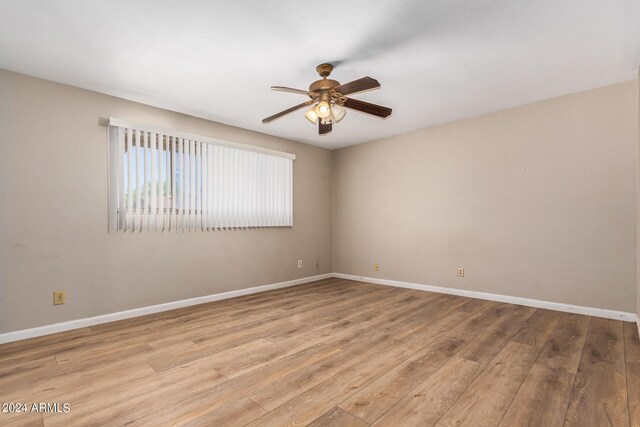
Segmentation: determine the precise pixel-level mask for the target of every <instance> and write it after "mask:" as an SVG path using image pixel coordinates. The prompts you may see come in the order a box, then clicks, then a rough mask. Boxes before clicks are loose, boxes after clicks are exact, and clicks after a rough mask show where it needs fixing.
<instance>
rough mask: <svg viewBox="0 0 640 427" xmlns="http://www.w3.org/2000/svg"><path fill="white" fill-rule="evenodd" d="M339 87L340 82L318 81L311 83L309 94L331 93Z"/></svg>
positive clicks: (330, 80)
mask: <svg viewBox="0 0 640 427" xmlns="http://www.w3.org/2000/svg"><path fill="white" fill-rule="evenodd" d="M338 86H340V82H338V81H337V80H332V79H321V80H316V81H315V82H313V83H311V85H310V86H309V92H316V93H322V92H329V91H330V90H331V89H333V88H336V87H338Z"/></svg>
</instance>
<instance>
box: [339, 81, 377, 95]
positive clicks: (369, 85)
mask: <svg viewBox="0 0 640 427" xmlns="http://www.w3.org/2000/svg"><path fill="white" fill-rule="evenodd" d="M379 87H380V83H378V81H377V80H376V79H373V78H371V77H363V78H361V79H358V80H354V81H352V82H349V83H345V84H343V85H340V86H338V87H337V88H335V91H336V92H338V93H339V94H340V95H349V94H352V93H356V92H362V91H363V90H369V89H377V88H379Z"/></svg>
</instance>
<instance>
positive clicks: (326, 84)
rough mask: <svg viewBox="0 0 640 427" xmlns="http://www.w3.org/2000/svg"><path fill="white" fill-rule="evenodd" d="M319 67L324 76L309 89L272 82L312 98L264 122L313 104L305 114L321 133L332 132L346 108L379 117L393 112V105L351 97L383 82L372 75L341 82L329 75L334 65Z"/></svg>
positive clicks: (276, 88) (319, 71)
mask: <svg viewBox="0 0 640 427" xmlns="http://www.w3.org/2000/svg"><path fill="white" fill-rule="evenodd" d="M316 71H317V72H318V74H320V77H322V79H320V80H316V81H315V82H313V83H311V85H310V86H309V90H308V91H306V90H302V89H293V88H290V87H285V86H271V89H273V90H278V91H282V92H291V93H298V94H300V95H307V96H308V97H309V98H311V99H310V100H309V101H305V102H303V103H302V104H298V105H296V106H293V107H291V108H287V109H286V110H284V111H281V112H279V113H277V114H274V115H273V116H269V117H267V118H266V119H263V120H262V123H269V122H270V121H272V120H275V119H277V118H279V117H282V116H284V115H285V114H289V113H291V112H292V111H296V110H299V109H300V108H304V107H307V106H309V105H311V108H310V109H309V110H307V112H306V113H305V115H304V116H305V117H306V118H307V119H308V120H309V121H310V122H311V123H313V124H314V125H315V124H318V133H319V134H320V135H324V134H327V133H329V132H331V129H332V126H333V124H334V123H337V122H339V121H340V120H342V119H343V118H344V116H345V114H346V111H345V110H344V108H343V107H345V108H350V109H352V110H358V111H362V112H363V113H368V114H372V115H374V116H378V117H382V118H385V117H388V116H389V115H391V108H388V107H383V106H381V105H376V104H370V103H368V102H364V101H359V100H357V99H353V98H348V97H347V96H346V95H351V94H354V93H358V92H362V91H365V90H370V89H377V88H379V87H380V83H378V81H377V80H376V79H372V78H371V77H363V78H361V79H358V80H354V81H352V82H349V83H345V84H340V82H338V81H336V80H332V79H328V78H327V77H329V74H331V71H333V65H331V64H320V65H318V66H317V67H316Z"/></svg>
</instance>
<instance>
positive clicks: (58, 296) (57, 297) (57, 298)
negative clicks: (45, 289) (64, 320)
mask: <svg viewBox="0 0 640 427" xmlns="http://www.w3.org/2000/svg"><path fill="white" fill-rule="evenodd" d="M66 302H67V293H66V292H65V291H53V305H61V304H64V303H66Z"/></svg>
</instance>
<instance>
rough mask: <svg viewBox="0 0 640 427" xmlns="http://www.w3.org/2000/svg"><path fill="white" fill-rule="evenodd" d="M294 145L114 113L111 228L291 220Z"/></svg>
mask: <svg viewBox="0 0 640 427" xmlns="http://www.w3.org/2000/svg"><path fill="white" fill-rule="evenodd" d="M294 158H295V156H294V155H293V154H289V153H282V152H278V151H273V150H268V149H263V148H260V147H253V146H249V145H242V144H235V143H231V142H227V141H221V140H216V139H213V138H207V137H202V136H197V135H189V134H185V133H182V132H179V131H172V130H168V129H161V128H157V127H152V126H147V125H141V124H137V123H132V122H126V121H123V120H119V119H113V118H112V119H110V120H109V163H110V166H109V170H110V176H109V208H110V211H109V228H110V230H113V231H118V230H121V231H207V230H215V229H224V228H253V227H288V226H292V225H293V159H294Z"/></svg>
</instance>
